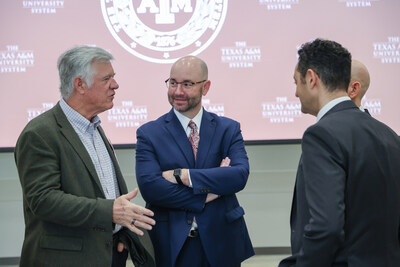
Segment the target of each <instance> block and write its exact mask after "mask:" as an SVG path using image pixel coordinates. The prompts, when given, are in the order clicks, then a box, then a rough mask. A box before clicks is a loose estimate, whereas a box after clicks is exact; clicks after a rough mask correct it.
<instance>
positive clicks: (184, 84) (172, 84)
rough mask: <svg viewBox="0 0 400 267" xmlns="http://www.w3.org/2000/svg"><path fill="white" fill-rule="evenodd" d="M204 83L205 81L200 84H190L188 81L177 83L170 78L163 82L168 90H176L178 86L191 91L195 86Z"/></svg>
mask: <svg viewBox="0 0 400 267" xmlns="http://www.w3.org/2000/svg"><path fill="white" fill-rule="evenodd" d="M205 81H207V80H203V81H200V82H190V81H183V82H177V81H175V80H172V79H171V78H168V79H166V80H165V85H166V86H167V88H168V89H170V88H171V89H176V88H178V85H179V84H180V85H181V86H182V88H183V89H184V90H191V89H192V88H193V87H194V86H195V85H196V84H199V83H204V82H205Z"/></svg>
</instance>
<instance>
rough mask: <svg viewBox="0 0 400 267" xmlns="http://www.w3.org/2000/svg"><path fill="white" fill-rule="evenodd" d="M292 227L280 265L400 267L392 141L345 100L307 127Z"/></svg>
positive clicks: (398, 147) (398, 169) (399, 191)
mask: <svg viewBox="0 0 400 267" xmlns="http://www.w3.org/2000/svg"><path fill="white" fill-rule="evenodd" d="M291 229H292V233H291V234H292V235H291V245H292V253H293V255H292V256H291V257H289V258H287V259H285V260H283V261H282V262H281V263H280V265H279V266H281V267H282V266H296V267H299V266H304V267H325V266H326V267H328V266H352V267H369V266H370V267H377V266H379V267H384V266H388V267H389V266H393V267H398V266H400V236H399V229H400V140H399V136H398V135H397V134H396V133H395V132H393V131H392V130H391V129H390V128H389V127H387V126H386V125H384V124H383V123H381V122H379V121H377V120H375V119H374V118H372V117H371V116H369V115H368V114H366V113H364V112H361V111H360V110H359V109H358V108H357V107H356V106H355V105H354V104H353V102H351V101H344V102H342V103H339V104H337V105H336V106H335V107H333V108H332V109H331V110H330V111H329V112H328V113H327V114H325V116H323V117H322V118H321V120H320V121H319V122H317V123H316V124H314V125H313V126H311V127H309V128H308V129H307V130H306V132H305V133H304V136H303V140H302V156H301V159H300V163H299V167H298V171H297V177H296V186H295V192H294V197H293V205H292V214H291Z"/></svg>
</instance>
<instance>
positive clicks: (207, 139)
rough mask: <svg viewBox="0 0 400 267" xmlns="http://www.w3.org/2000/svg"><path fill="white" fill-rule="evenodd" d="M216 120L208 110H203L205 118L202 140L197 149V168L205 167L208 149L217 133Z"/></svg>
mask: <svg viewBox="0 0 400 267" xmlns="http://www.w3.org/2000/svg"><path fill="white" fill-rule="evenodd" d="M215 129H216V122H215V121H214V119H213V117H212V116H211V115H210V113H208V112H207V111H206V110H203V118H202V119H201V129H200V142H199V148H198V150H197V156H196V158H197V160H196V168H204V164H205V162H206V159H207V155H208V151H209V150H210V146H211V143H212V140H213V137H214V134H215Z"/></svg>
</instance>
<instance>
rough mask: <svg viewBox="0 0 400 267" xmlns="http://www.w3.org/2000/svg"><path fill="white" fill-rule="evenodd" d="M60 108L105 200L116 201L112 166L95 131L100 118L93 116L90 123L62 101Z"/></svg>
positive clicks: (114, 176)
mask: <svg viewBox="0 0 400 267" xmlns="http://www.w3.org/2000/svg"><path fill="white" fill-rule="evenodd" d="M60 106H61V109H62V110H63V112H64V114H65V116H67V119H68V121H69V122H70V123H71V125H72V127H73V128H74V130H75V132H76V133H77V134H78V136H79V138H80V140H81V141H82V143H83V145H84V146H85V148H86V150H87V152H88V153H89V155H90V158H91V159H92V162H93V165H94V167H95V169H96V172H97V175H98V177H99V179H100V183H101V186H102V188H103V192H104V195H105V197H106V199H116V198H117V197H119V196H120V192H119V188H118V182H117V177H116V174H115V169H114V164H113V162H112V160H111V157H110V155H109V154H108V151H107V148H106V146H105V144H104V141H103V139H102V138H101V136H100V133H99V131H98V129H97V127H98V126H99V125H100V123H101V121H100V118H99V117H98V116H95V117H94V118H93V119H92V121H88V120H87V119H86V118H85V117H83V116H82V115H81V114H79V113H78V112H76V111H75V110H74V109H72V108H71V107H70V106H69V105H68V104H67V103H66V102H65V101H64V99H61V100H60Z"/></svg>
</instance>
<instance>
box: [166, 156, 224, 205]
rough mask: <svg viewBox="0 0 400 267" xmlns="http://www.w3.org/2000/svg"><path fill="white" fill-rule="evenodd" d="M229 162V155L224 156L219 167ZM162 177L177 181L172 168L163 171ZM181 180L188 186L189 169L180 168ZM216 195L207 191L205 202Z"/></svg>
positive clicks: (211, 199)
mask: <svg viewBox="0 0 400 267" xmlns="http://www.w3.org/2000/svg"><path fill="white" fill-rule="evenodd" d="M230 163H231V159H230V158H229V157H226V158H224V159H223V160H222V161H221V164H220V167H229V166H230ZM162 177H163V178H164V179H166V180H167V181H170V182H171V183H174V184H177V183H178V182H177V181H176V178H175V176H174V170H167V171H163V172H162ZM181 180H182V183H183V184H184V185H186V186H188V187H189V186H190V179H189V169H182V173H181ZM218 197H219V196H218V195H216V194H213V193H208V194H207V197H206V202H205V203H208V202H211V201H213V200H215V199H217V198H218Z"/></svg>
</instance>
